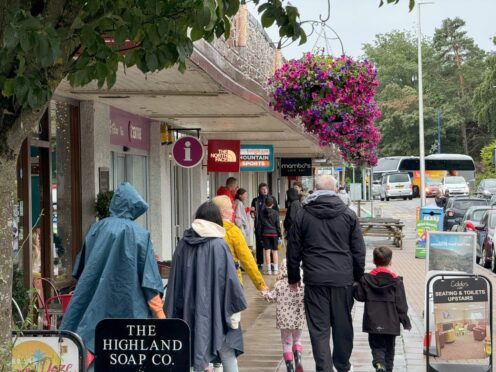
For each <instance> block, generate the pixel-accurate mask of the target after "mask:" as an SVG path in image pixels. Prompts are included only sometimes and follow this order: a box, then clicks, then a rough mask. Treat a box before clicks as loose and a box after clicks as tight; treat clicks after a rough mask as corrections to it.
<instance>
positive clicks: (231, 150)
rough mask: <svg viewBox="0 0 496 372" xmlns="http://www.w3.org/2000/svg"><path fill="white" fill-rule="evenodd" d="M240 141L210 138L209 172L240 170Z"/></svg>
mask: <svg viewBox="0 0 496 372" xmlns="http://www.w3.org/2000/svg"><path fill="white" fill-rule="evenodd" d="M239 152H240V141H238V140H209V141H208V161H207V171H208V172H239Z"/></svg>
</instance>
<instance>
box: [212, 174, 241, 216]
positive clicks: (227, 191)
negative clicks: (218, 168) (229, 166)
mask: <svg viewBox="0 0 496 372" xmlns="http://www.w3.org/2000/svg"><path fill="white" fill-rule="evenodd" d="M237 191H238V180H237V179H236V178H234V177H229V178H228V179H227V180H226V185H225V186H220V187H219V188H218V189H217V196H220V195H225V196H227V197H228V198H229V200H230V201H231V204H232V208H233V214H232V216H231V218H230V220H231V222H234V218H235V215H234V209H235V205H234V196H235V195H236V192H237Z"/></svg>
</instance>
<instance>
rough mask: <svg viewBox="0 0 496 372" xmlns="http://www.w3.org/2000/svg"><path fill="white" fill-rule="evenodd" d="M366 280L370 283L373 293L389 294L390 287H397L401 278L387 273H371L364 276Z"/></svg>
mask: <svg viewBox="0 0 496 372" xmlns="http://www.w3.org/2000/svg"><path fill="white" fill-rule="evenodd" d="M363 278H364V280H365V281H366V282H367V283H368V285H369V286H370V288H371V289H372V291H374V292H379V293H382V292H387V291H388V290H389V288H390V287H393V286H395V285H396V283H397V282H398V280H401V278H399V277H395V276H393V275H392V274H391V273H388V272H385V271H379V272H377V273H370V274H368V275H364V276H363Z"/></svg>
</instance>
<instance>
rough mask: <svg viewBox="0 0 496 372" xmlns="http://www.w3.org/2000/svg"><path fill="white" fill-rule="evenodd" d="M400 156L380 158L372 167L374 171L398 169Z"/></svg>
mask: <svg viewBox="0 0 496 372" xmlns="http://www.w3.org/2000/svg"><path fill="white" fill-rule="evenodd" d="M399 162H400V158H380V159H379V162H378V164H377V165H376V166H375V167H374V171H375V172H387V171H389V172H391V171H395V170H398V163H399Z"/></svg>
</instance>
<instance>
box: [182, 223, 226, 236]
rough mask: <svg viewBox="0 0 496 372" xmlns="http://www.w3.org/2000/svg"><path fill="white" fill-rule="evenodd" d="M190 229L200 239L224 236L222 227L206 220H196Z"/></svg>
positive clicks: (224, 231) (224, 232)
mask: <svg viewBox="0 0 496 372" xmlns="http://www.w3.org/2000/svg"><path fill="white" fill-rule="evenodd" d="M191 228H192V229H193V230H194V231H195V232H196V233H197V234H198V235H199V236H200V237H202V238H223V237H224V235H226V230H225V229H224V227H222V226H220V225H217V224H216V223H215V222H211V221H207V220H201V219H196V220H194V221H193V223H192V224H191Z"/></svg>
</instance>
